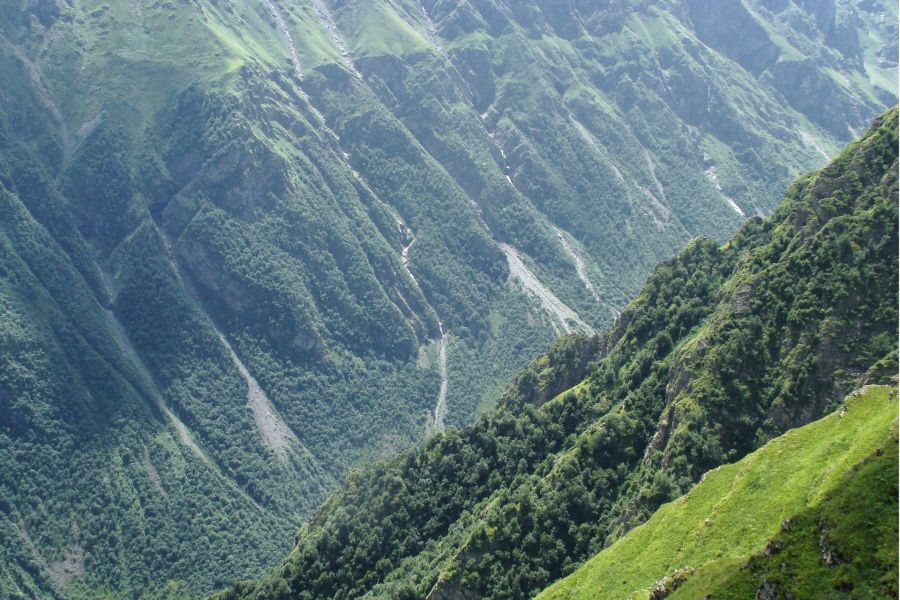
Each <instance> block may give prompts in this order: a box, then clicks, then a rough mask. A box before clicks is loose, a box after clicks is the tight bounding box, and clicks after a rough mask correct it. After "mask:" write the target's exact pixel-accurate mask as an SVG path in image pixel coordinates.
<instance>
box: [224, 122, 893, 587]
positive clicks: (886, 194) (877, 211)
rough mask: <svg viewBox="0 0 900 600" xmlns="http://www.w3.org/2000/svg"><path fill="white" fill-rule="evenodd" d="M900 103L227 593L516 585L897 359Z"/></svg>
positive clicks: (811, 415)
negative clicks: (762, 211) (260, 575)
mask: <svg viewBox="0 0 900 600" xmlns="http://www.w3.org/2000/svg"><path fill="white" fill-rule="evenodd" d="M897 167H898V163H897V108H896V107H895V108H893V109H891V110H890V111H889V112H888V113H887V114H886V115H884V116H883V117H882V118H880V119H878V120H876V122H875V123H874V124H873V126H872V127H871V129H870V130H869V131H868V132H867V133H866V134H865V135H864V137H863V138H862V139H861V140H860V141H858V142H856V143H853V144H851V145H850V146H849V147H848V148H847V149H846V150H845V151H844V152H843V153H842V154H841V155H840V156H839V158H837V159H836V160H835V161H834V162H832V163H831V164H830V165H829V166H828V167H826V168H825V169H823V170H822V171H820V172H818V173H813V174H810V175H807V176H805V177H802V178H801V179H799V180H798V181H797V182H796V183H795V184H794V185H793V186H791V188H790V190H789V191H788V193H787V197H786V198H785V200H784V202H783V204H782V205H781V207H780V208H779V209H778V210H777V211H776V213H775V215H774V216H773V217H772V218H771V219H768V220H761V219H751V220H750V221H749V222H748V223H747V224H746V225H745V226H744V227H743V228H742V229H741V231H740V232H739V233H738V234H737V236H736V237H735V238H734V239H733V240H731V241H730V242H729V243H727V244H725V245H724V246H719V245H717V244H716V243H713V242H710V241H707V240H703V239H697V240H694V241H693V242H691V244H689V245H688V247H687V248H686V249H685V250H684V251H683V252H682V253H681V254H679V255H678V256H677V257H676V258H675V259H673V260H671V261H669V262H667V263H664V264H663V265H661V266H660V267H659V268H657V269H656V271H655V272H654V274H653V276H652V277H651V278H650V280H649V281H648V283H647V285H646V286H645V288H644V290H643V291H642V292H641V293H640V295H639V296H638V297H637V299H636V300H635V301H634V302H633V303H632V304H631V305H630V306H629V307H628V308H627V309H626V310H625V311H624V312H623V314H622V316H621V318H619V319H618V321H617V322H616V325H615V326H614V327H613V328H612V330H611V331H610V332H609V333H608V334H607V335H605V336H603V337H602V338H599V339H598V338H583V337H578V336H572V337H568V338H563V340H561V341H560V342H559V343H558V344H557V345H556V346H555V347H554V348H553V349H552V350H551V351H550V352H549V353H548V355H547V356H545V357H542V358H541V359H539V360H538V361H536V362H535V363H534V364H533V365H532V367H531V368H529V369H527V370H526V371H525V372H524V373H523V374H522V375H521V376H520V377H519V378H518V379H517V381H516V383H515V384H514V385H513V387H512V388H511V389H510V391H509V393H508V395H507V396H506V397H505V399H504V400H503V402H502V404H501V405H500V407H499V408H498V409H497V410H496V411H495V412H492V413H490V414H489V415H486V416H485V417H483V418H482V419H480V420H479V421H478V422H477V423H475V424H474V425H472V426H470V427H466V428H463V429H459V430H452V431H448V432H446V433H445V434H443V435H439V436H436V437H434V438H432V439H431V440H430V441H429V442H428V443H427V444H426V445H425V446H424V447H423V448H421V449H417V450H414V451H412V452H408V453H406V454H403V455H401V456H399V457H397V458H396V459H394V460H392V461H390V462H387V463H385V464H380V465H377V466H375V467H373V468H370V469H368V470H365V471H363V472H360V473H355V474H353V475H352V476H351V477H350V479H349V481H348V482H347V484H346V485H345V487H344V488H343V489H342V490H340V491H339V492H338V493H337V494H335V495H333V496H332V497H331V498H330V499H329V500H328V501H327V502H326V503H325V505H324V506H323V507H322V508H321V509H320V510H319V511H318V512H317V514H316V515H315V517H313V518H312V519H311V520H310V521H309V522H308V523H307V524H306V525H304V527H303V528H302V529H301V530H300V533H299V535H298V539H297V545H296V547H295V548H294V550H293V552H292V553H291V554H290V556H289V557H288V558H287V560H286V561H285V562H284V563H283V564H282V566H280V567H279V568H277V569H276V570H274V571H273V572H272V573H271V574H270V575H269V576H268V577H266V578H264V579H262V580H261V581H259V582H247V583H241V584H238V585H236V586H235V587H233V588H232V589H231V590H228V591H227V592H224V593H223V594H222V595H221V596H220V597H221V598H222V599H233V598H242V597H243V598H310V599H312V598H360V597H363V598H422V597H427V598H429V599H431V600H437V599H453V598H456V599H459V598H462V599H472V598H528V597H531V596H533V595H534V594H536V593H537V592H539V591H540V590H541V589H543V588H544V587H545V586H547V585H548V584H549V583H551V582H553V581H555V580H556V579H558V578H560V577H561V576H564V575H566V574H568V573H569V572H571V571H572V570H573V569H574V568H575V567H576V566H577V565H578V563H579V562H581V561H582V560H584V559H586V558H587V557H588V556H590V555H592V554H594V553H596V552H597V551H599V550H600V549H601V548H603V547H604V546H605V545H608V544H609V543H612V542H613V541H615V540H616V539H617V538H619V537H621V535H622V534H623V533H625V532H627V531H628V530H629V529H631V528H633V527H634V526H636V525H639V524H640V523H641V522H643V521H644V520H646V519H647V518H648V517H649V516H650V515H651V514H652V513H653V511H655V510H656V508H657V507H659V506H660V505H661V504H662V503H664V502H667V501H669V500H671V499H672V498H674V497H675V496H677V495H679V494H681V493H683V492H685V491H687V490H688V489H689V488H690V487H692V486H693V484H695V483H696V482H697V481H699V480H700V479H701V477H702V476H703V474H704V473H706V472H708V471H709V470H710V469H713V468H715V467H717V466H719V465H722V464H724V463H726V462H733V461H735V460H738V459H740V458H742V457H743V456H745V455H747V454H748V453H750V452H752V451H753V450H755V449H757V448H759V447H761V446H762V445H764V444H765V443H766V442H767V441H768V440H770V439H772V438H774V437H776V436H778V435H780V434H782V433H783V432H785V431H787V430H789V429H791V428H793V427H797V426H800V425H804V424H806V423H809V422H811V421H813V420H816V419H818V418H820V417H822V416H823V415H825V414H827V413H829V412H831V411H832V410H833V409H835V408H836V407H837V406H838V405H839V404H840V402H841V401H842V399H843V398H844V397H845V395H846V394H848V393H849V392H850V391H852V390H854V389H856V388H857V387H859V385H860V384H862V383H879V382H885V381H887V379H888V378H889V377H892V376H894V375H895V374H896V372H897V348H896V331H897V326H898V314H897V302H898V298H897V286H898V279H897V270H898V256H897V244H898V236H897V217H898V213H897V201H898V197H897V189H898V188H897Z"/></svg>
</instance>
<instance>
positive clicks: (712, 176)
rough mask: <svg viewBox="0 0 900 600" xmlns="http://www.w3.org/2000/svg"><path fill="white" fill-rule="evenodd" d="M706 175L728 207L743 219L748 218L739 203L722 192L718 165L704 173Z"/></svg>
mask: <svg viewBox="0 0 900 600" xmlns="http://www.w3.org/2000/svg"><path fill="white" fill-rule="evenodd" d="M704 174H705V175H706V178H707V179H708V180H709V182H710V183H711V184H713V187H714V188H716V191H718V192H719V194H721V196H722V197H723V198H724V199H725V201H726V202H727V203H728V206H730V207H731V208H732V209H734V212H736V213H737V214H739V215H741V216H742V217H746V216H747V214H746V213H745V212H744V210H743V209H742V208H741V207H740V206H738V204H737V202H735V201H734V199H733V198H731V197H730V196H728V195H727V194H725V192H724V191H722V184H721V183H719V173H718V171H716V165H712V166H711V167H710V168H708V169H707V170H706V171H704Z"/></svg>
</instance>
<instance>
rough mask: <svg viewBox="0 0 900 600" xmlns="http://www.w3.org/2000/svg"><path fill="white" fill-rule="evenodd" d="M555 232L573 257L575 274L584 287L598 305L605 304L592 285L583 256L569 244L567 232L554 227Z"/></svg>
mask: <svg viewBox="0 0 900 600" xmlns="http://www.w3.org/2000/svg"><path fill="white" fill-rule="evenodd" d="M553 231H555V232H556V237H558V238H559V243H560V245H561V246H562V247H563V250H565V251H566V252H567V253H568V254H569V256H571V257H572V261H573V262H574V263H575V272H576V273H577V274H578V279H580V280H581V282H582V283H584V287H585V288H587V291H589V292H590V293H591V296H593V298H594V300H595V301H596V302H597V304H603V302H602V301H601V300H600V296H599V295H597V290H595V289H594V284H593V283H591V280H590V278H589V277H588V272H587V267H586V266H585V264H584V260H582V259H581V256H579V255H578V253H577V252H575V249H574V248H573V247H572V244H570V243H569V239H568V238H567V237H566V234H565V232H564V231H563V230H562V229H560V228H559V227H556V226H555V225H554V226H553Z"/></svg>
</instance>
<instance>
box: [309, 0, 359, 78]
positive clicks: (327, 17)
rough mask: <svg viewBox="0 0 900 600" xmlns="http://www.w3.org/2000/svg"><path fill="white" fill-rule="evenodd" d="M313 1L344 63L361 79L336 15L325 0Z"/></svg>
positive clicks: (320, 22)
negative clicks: (336, 20)
mask: <svg viewBox="0 0 900 600" xmlns="http://www.w3.org/2000/svg"><path fill="white" fill-rule="evenodd" d="M311 2H312V6H313V8H314V9H315V11H316V15H317V16H318V18H319V24H320V25H321V26H322V27H323V28H324V29H325V31H326V32H327V33H328V35H329V37H331V43H332V44H334V46H335V48H337V49H338V52H340V54H341V58H342V59H343V60H344V65H346V67H347V68H348V69H350V71H351V72H352V73H353V74H354V75H356V76H357V77H359V78H360V79H361V78H362V73H360V72H359V71H357V70H356V66H355V65H354V64H353V60H352V59H351V57H350V51H349V50H348V49H347V42H346V41H345V40H344V36H342V35H341V32H340V30H339V29H338V27H337V23H335V22H334V16H333V15H332V14H331V10H330V9H329V8H328V5H327V4H325V1H324V0H311Z"/></svg>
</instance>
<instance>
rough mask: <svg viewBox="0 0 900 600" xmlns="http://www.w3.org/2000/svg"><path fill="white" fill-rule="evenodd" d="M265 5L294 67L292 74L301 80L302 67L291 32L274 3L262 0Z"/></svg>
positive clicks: (269, 0)
mask: <svg viewBox="0 0 900 600" xmlns="http://www.w3.org/2000/svg"><path fill="white" fill-rule="evenodd" d="M263 1H264V2H265V4H266V8H268V9H269V13H270V14H271V15H272V18H274V19H275V23H276V25H278V31H279V32H280V33H281V37H282V38H283V39H284V42H285V44H287V47H288V52H289V53H290V55H291V64H292V65H293V67H294V74H295V75H296V76H297V79H301V80H302V79H303V67H302V66H301V64H300V57H299V56H298V55H297V46H296V45H295V44H294V38H293V36H291V32H290V31H289V30H288V26H287V23H286V22H285V20H284V17H282V16H281V12H280V11H279V10H278V8H277V7H276V6H275V3H274V2H273V1H272V0H263Z"/></svg>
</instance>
